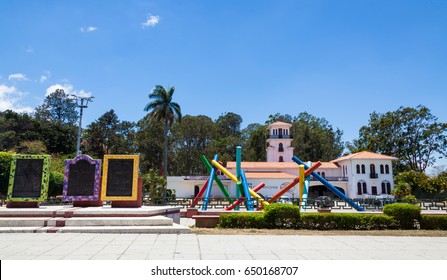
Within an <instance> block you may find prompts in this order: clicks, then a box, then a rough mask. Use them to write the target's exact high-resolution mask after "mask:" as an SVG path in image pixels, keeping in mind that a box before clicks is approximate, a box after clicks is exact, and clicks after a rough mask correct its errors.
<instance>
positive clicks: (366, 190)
mask: <svg viewBox="0 0 447 280" xmlns="http://www.w3.org/2000/svg"><path fill="white" fill-rule="evenodd" d="M362 185H363V193H368V188H367V187H366V182H363V184H362Z"/></svg>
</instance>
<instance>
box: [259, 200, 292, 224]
mask: <svg viewBox="0 0 447 280" xmlns="http://www.w3.org/2000/svg"><path fill="white" fill-rule="evenodd" d="M264 223H265V226H266V227H267V228H272V229H276V228H277V229H296V228H299V226H300V208H299V207H298V206H296V205H292V204H280V203H274V204H270V205H269V206H267V207H266V209H265V212H264Z"/></svg>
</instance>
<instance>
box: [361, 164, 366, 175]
mask: <svg viewBox="0 0 447 280" xmlns="http://www.w3.org/2000/svg"><path fill="white" fill-rule="evenodd" d="M365 173H366V171H365V165H364V164H362V174H365Z"/></svg>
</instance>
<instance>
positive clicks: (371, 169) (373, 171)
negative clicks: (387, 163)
mask: <svg viewBox="0 0 447 280" xmlns="http://www.w3.org/2000/svg"><path fill="white" fill-rule="evenodd" d="M369 172H371V173H376V166H375V165H374V164H372V163H371V164H370V165H369Z"/></svg>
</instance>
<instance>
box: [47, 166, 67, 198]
mask: <svg viewBox="0 0 447 280" xmlns="http://www.w3.org/2000/svg"><path fill="white" fill-rule="evenodd" d="M63 186H64V174H62V173H60V172H57V171H51V172H50V181H49V184H48V197H52V196H57V195H62V188H63Z"/></svg>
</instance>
